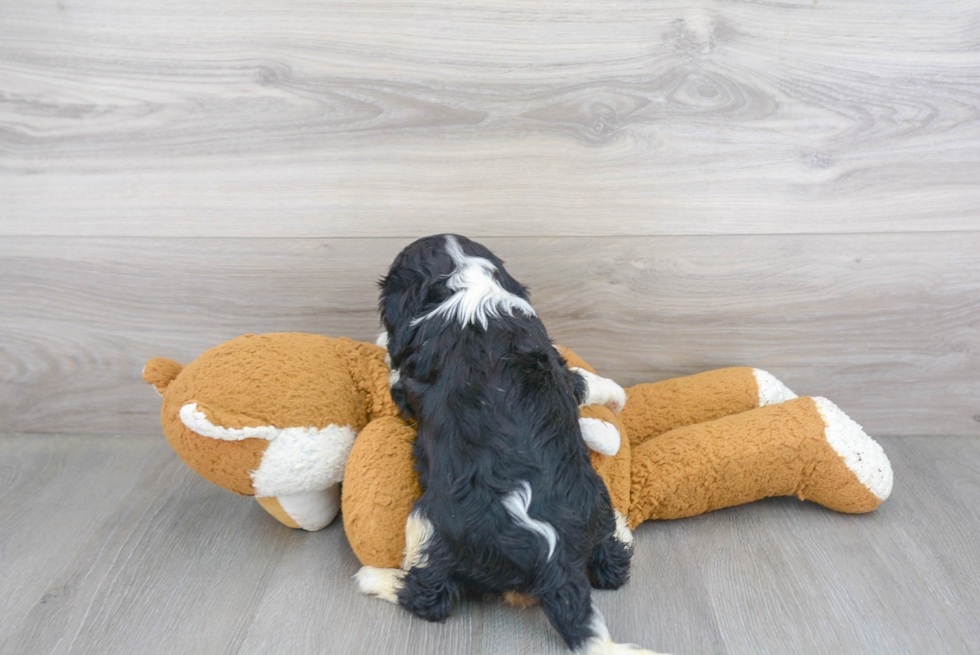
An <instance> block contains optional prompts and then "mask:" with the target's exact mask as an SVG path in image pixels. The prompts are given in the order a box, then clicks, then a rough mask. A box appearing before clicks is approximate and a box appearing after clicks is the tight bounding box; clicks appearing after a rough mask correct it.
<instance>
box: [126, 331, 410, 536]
mask: <svg viewBox="0 0 980 655" xmlns="http://www.w3.org/2000/svg"><path fill="white" fill-rule="evenodd" d="M385 355H386V353H385V350H384V349H383V348H379V347H378V346H375V345H372V344H369V343H358V342H356V341H352V340H350V339H344V338H340V339H331V338H328V337H323V336H319V335H315V334H300V333H275V334H262V335H252V334H246V335H245V336H241V337H238V338H236V339H232V340H231V341H227V342H225V343H223V344H221V345H220V346H217V347H215V348H212V349H211V350H208V351H207V352H205V353H204V354H203V355H201V356H200V357H198V358H197V359H196V360H195V361H193V362H192V363H190V364H188V365H187V366H181V365H180V364H178V363H177V362H174V361H171V360H169V359H162V358H157V359H151V360H150V361H149V362H147V364H146V366H145V367H144V369H143V379H144V380H146V381H147V382H149V383H150V384H152V385H153V386H154V387H156V389H157V391H158V392H159V393H160V394H161V395H162V396H163V408H162V410H161V413H160V422H161V424H162V425H163V433H164V435H166V437H167V440H168V441H169V442H170V445H171V446H172V447H173V449H174V450H175V451H177V454H178V455H180V458H181V459H182V460H184V463H186V464H187V465H188V466H190V467H191V468H192V469H194V471H195V472H197V473H198V474H199V475H200V476H201V477H203V478H205V479H206V480H210V481H211V482H213V483H215V484H217V485H218V486H220V487H224V488H225V489H228V490H229V491H234V492H235V493H237V494H242V495H247V496H254V497H255V498H256V500H258V502H259V504H260V505H261V506H262V507H263V508H264V509H265V510H266V511H267V512H269V513H270V514H272V515H273V516H274V517H276V519H278V520H279V521H280V522H282V523H284V524H285V525H288V526H289V527H292V528H303V529H306V530H319V529H321V528H323V527H324V526H326V525H327V524H329V523H330V522H331V521H333V519H334V517H335V516H336V515H337V511H338V509H339V508H340V487H339V483H340V480H341V479H342V478H343V476H344V466H345V465H346V464H347V456H348V454H349V453H350V449H351V446H352V445H353V444H354V437H355V436H357V433H358V432H359V431H361V430H362V429H363V428H364V426H366V425H367V424H368V423H369V422H370V421H372V420H376V419H378V418H380V417H389V418H390V417H395V416H397V415H398V409H397V408H396V407H395V404H394V402H393V401H392V400H391V394H390V393H389V392H388V365H387V364H385ZM409 466H411V464H409Z"/></svg>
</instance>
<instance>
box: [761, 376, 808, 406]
mask: <svg viewBox="0 0 980 655" xmlns="http://www.w3.org/2000/svg"><path fill="white" fill-rule="evenodd" d="M752 375H753V376H754V377H755V381H756V384H757V385H758V386H759V407H765V406H766V405H775V404H776V403H782V402H786V401H787V400H793V399H794V398H798V397H799V396H797V395H796V394H795V393H793V392H792V391H791V390H790V388H789V387H787V386H786V385H785V384H783V383H782V382H780V381H779V379H777V378H776V376H774V375H773V374H772V373H770V372H769V371H763V370H762V369H761V368H754V369H752Z"/></svg>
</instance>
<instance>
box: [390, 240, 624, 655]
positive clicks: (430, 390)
mask: <svg viewBox="0 0 980 655" xmlns="http://www.w3.org/2000/svg"><path fill="white" fill-rule="evenodd" d="M453 240H455V243H456V244H458V246H459V250H454V249H453ZM460 252H462V253H463V254H464V255H465V256H466V258H467V259H466V261H467V262H469V263H471V264H472V263H473V262H474V261H475V260H473V259H471V258H474V257H475V258H482V259H483V260H486V261H487V262H489V264H491V265H492V268H491V267H490V266H483V265H482V264H481V263H480V262H477V268H476V269H474V270H475V271H477V272H478V271H479V270H484V271H487V275H492V278H493V281H494V282H495V283H496V284H497V285H499V287H500V288H502V289H503V290H504V291H505V292H507V293H506V294H504V297H505V301H503V302H502V304H500V305H498V306H497V307H496V310H497V311H496V312H493V311H490V312H489V313H488V314H487V316H486V317H485V318H486V319H487V320H486V324H485V325H483V324H482V323H481V320H480V318H481V317H480V316H479V315H478V314H474V315H473V316H472V317H471V318H472V319H473V320H471V321H468V322H467V321H466V320H465V319H466V317H467V316H469V314H467V313H466V312H462V313H461V314H456V315H453V314H451V313H440V311H438V310H439V308H440V307H442V308H443V309H444V308H445V307H446V305H444V303H446V302H447V301H449V300H450V298H452V297H453V295H454V293H460V283H459V282H458V281H457V283H456V289H454V288H452V285H451V284H450V282H451V280H452V279H453V278H452V276H453V274H454V273H458V269H459V267H460V259H459V254H460ZM454 253H455V256H454ZM474 288H477V287H474ZM464 291H465V289H464ZM470 291H471V292H472V293H473V294H475V296H474V297H476V296H478V295H479V291H475V290H473V289H470ZM509 294H513V298H514V299H515V300H514V301H513V302H509V301H506V298H509V297H510V296H509ZM527 297H528V294H527V290H526V289H525V288H524V287H522V286H521V285H520V284H519V283H518V282H517V281H516V280H514V278H512V277H511V276H510V275H509V274H508V273H507V271H506V270H505V269H504V266H503V262H502V261H501V260H500V259H498V258H497V257H496V256H494V255H493V253H491V252H490V251H489V250H487V249H486V248H485V247H483V246H482V245H480V244H478V243H475V242H473V241H471V240H469V239H467V238H465V237H461V236H454V235H439V236H432V237H426V238H423V239H419V240H418V241H416V242H414V243H412V244H411V245H409V246H408V247H407V248H405V249H404V250H403V251H402V252H401V253H400V254H399V255H398V256H397V257H396V258H395V261H394V263H393V264H392V266H391V270H390V272H389V273H388V275H387V277H385V278H384V279H383V280H382V282H381V298H380V302H379V306H380V311H381V317H382V322H383V323H384V327H385V329H386V330H387V333H388V352H389V355H390V357H391V366H392V369H393V370H396V371H397V375H398V378H397V382H395V383H394V384H393V386H392V390H391V392H392V397H393V398H394V399H395V401H396V403H397V404H398V407H399V408H400V409H401V411H402V413H403V414H404V416H405V417H406V418H408V419H414V420H415V421H417V423H418V438H417V441H416V443H415V458H416V461H417V467H418V471H419V474H420V480H421V483H422V488H423V489H424V492H423V494H422V497H421V498H420V499H419V500H418V502H417V503H416V505H415V508H414V510H413V514H414V515H416V516H419V517H423V518H424V519H425V520H428V521H429V522H431V524H432V527H433V530H432V535H431V537H430V538H429V539H428V540H427V541H426V542H425V544H424V552H423V553H421V558H418V559H417V561H418V562H419V564H418V565H416V566H415V567H413V568H411V569H410V570H409V571H408V572H407V574H406V575H405V576H404V578H403V579H402V586H401V588H400V589H399V590H398V601H399V604H401V605H402V606H403V607H405V608H406V609H408V610H410V611H412V612H413V613H415V614H416V615H417V616H420V617H422V618H424V619H428V620H437V621H438V620H442V619H444V618H445V617H446V616H448V615H449V613H450V612H451V610H452V606H453V603H454V601H455V600H456V598H458V597H459V595H460V594H461V593H463V592H464V591H470V592H476V593H491V594H497V593H502V592H504V591H517V592H520V593H523V594H527V595H531V596H535V597H537V598H538V599H539V600H540V602H541V604H542V606H543V608H544V611H545V613H546V615H547V616H548V618H549V620H550V621H551V623H552V625H553V626H554V627H555V628H556V629H557V630H558V632H559V633H560V634H561V636H562V637H563V638H564V640H565V642H566V643H567V644H568V646H569V647H571V648H577V647H579V646H580V645H582V644H583V642H584V641H585V640H587V639H588V638H589V637H592V636H594V635H595V634H597V630H599V629H600V628H597V623H596V622H597V621H598V622H599V623H600V624H601V622H602V619H601V615H599V614H598V613H597V612H596V611H595V610H594V608H593V607H592V604H591V598H590V595H591V592H590V582H591V584H592V585H594V586H595V587H598V588H604V589H610V588H616V587H619V586H621V585H622V584H624V583H625V582H626V579H627V576H628V574H629V562H630V555H631V549H630V547H629V546H627V545H626V544H624V543H622V542H620V541H618V540H617V539H616V538H615V536H614V533H615V519H614V515H613V511H612V506H611V504H610V500H609V493H608V491H607V490H606V487H605V485H604V484H603V482H602V480H601V479H600V478H599V476H598V475H597V474H596V472H595V470H594V469H593V467H592V465H591V464H590V461H589V455H588V451H587V447H586V445H585V443H584V441H583V440H582V436H581V432H580V430H579V423H578V418H579V415H578V405H579V404H580V402H582V400H583V398H584V395H585V393H586V388H585V384H584V382H583V380H582V379H581V378H580V377H579V376H578V375H576V374H575V373H573V372H571V371H569V369H568V366H567V364H566V362H565V361H564V360H563V359H562V358H561V356H560V355H559V354H558V352H557V351H556V350H555V348H554V347H553V345H552V342H551V340H550V339H549V337H548V334H547V332H546V331H545V328H544V325H543V324H542V322H541V321H540V319H538V317H537V316H536V315H533V310H531V313H530V314H529V313H528V312H527V311H525V310H523V309H522V308H523V307H524V305H522V304H521V303H520V302H519V301H524V302H526V301H527ZM527 307H528V308H529V307H530V305H527ZM494 314H496V315H494ZM525 482H526V483H527V485H529V489H530V504H529V505H528V506H527V517H528V518H529V519H530V523H532V524H533V525H534V526H537V527H536V528H528V527H527V525H526V524H524V523H521V522H520V521H518V520H515V515H514V511H513V510H512V509H508V506H507V503H506V502H505V499H507V498H508V497H509V498H510V503H511V505H510V507H511V508H513V506H514V503H515V502H517V501H516V500H515V499H516V498H518V496H515V495H514V494H516V493H518V492H519V490H520V489H521V486H522V484H523V483H525ZM547 526H551V528H552V529H553V536H555V537H557V539H556V540H555V541H554V544H553V553H552V554H551V555H550V557H549V550H550V549H551V548H552V544H550V543H549V539H548V537H547V535H548V534H552V533H549V532H548V529H547ZM601 630H603V631H604V630H605V628H604V625H602V627H601Z"/></svg>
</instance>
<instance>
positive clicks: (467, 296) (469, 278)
mask: <svg viewBox="0 0 980 655" xmlns="http://www.w3.org/2000/svg"><path fill="white" fill-rule="evenodd" d="M446 252H447V253H448V254H449V256H450V257H451V258H452V260H453V263H454V264H456V270H455V271H453V273H452V275H450V276H449V279H448V280H447V281H446V286H448V287H449V289H450V290H451V291H454V292H455V293H453V295H452V296H451V297H450V298H449V299H448V300H446V301H445V302H443V303H442V304H441V305H439V306H438V307H436V308H435V309H433V310H432V311H431V312H429V313H428V314H425V315H423V316H420V317H418V318H415V319H412V325H413V326H414V325H418V324H419V323H421V322H422V321H424V320H426V319H429V318H432V317H434V316H447V317H449V318H450V319H456V320H457V321H459V322H460V324H461V325H462V326H463V327H466V326H467V325H469V324H470V323H477V322H478V323H479V324H480V326H481V327H483V329H484V330H485V329H486V328H487V322H488V320H489V319H490V318H494V317H497V316H500V315H501V314H505V313H506V314H508V315H510V316H513V315H514V310H515V309H517V310H520V311H521V313H523V314H524V315H525V316H537V314H536V313H535V312H534V308H533V307H531V303H529V302H528V301H526V300H524V299H523V298H521V297H520V296H517V295H515V294H513V293H511V292H510V291H507V290H506V289H504V288H503V287H502V286H500V283H499V282H497V279H496V278H495V277H494V276H493V274H494V273H495V272H496V271H497V267H496V266H494V264H493V263H492V262H491V261H490V260H488V259H484V258H483V257H475V256H472V255H467V254H466V253H464V252H463V248H462V247H461V246H460V245H459V242H458V241H456V238H455V237H453V236H447V237H446Z"/></svg>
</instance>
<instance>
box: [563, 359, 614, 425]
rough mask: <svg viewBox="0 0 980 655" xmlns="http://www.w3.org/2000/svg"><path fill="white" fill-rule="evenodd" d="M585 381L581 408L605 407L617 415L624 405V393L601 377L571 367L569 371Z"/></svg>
mask: <svg viewBox="0 0 980 655" xmlns="http://www.w3.org/2000/svg"><path fill="white" fill-rule="evenodd" d="M570 370H571V371H572V372H573V373H576V374H578V376H579V377H581V378H582V379H583V380H585V397H584V398H583V399H582V406H583V407H584V406H587V405H605V406H606V407H608V408H609V409H611V410H612V411H614V412H615V413H617V414H619V413H620V412H621V411H623V407H624V406H625V405H626V392H625V391H624V390H623V388H622V387H621V386H619V385H618V384H616V383H615V382H613V381H612V380H610V379H609V378H604V377H602V376H601V375H596V374H595V373H592V372H590V371H587V370H585V369H584V368H579V367H575V366H573V367H572V368H571V369H570Z"/></svg>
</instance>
